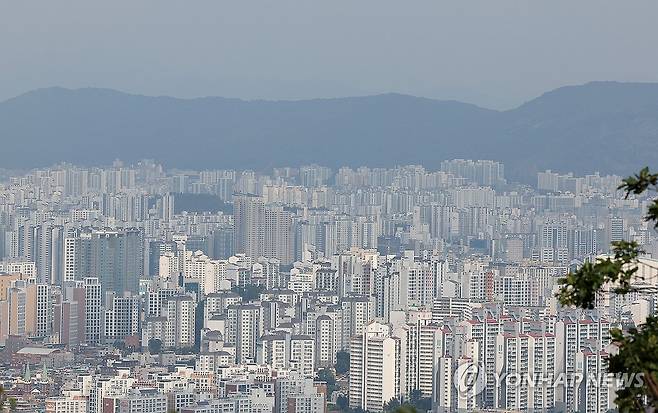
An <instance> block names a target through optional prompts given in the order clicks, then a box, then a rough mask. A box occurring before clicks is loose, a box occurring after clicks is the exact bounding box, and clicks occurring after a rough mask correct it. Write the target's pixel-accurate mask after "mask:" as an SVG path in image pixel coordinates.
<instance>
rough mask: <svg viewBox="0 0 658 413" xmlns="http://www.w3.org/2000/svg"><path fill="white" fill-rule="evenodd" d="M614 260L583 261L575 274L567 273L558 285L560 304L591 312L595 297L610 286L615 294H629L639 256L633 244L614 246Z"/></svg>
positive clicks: (617, 244)
mask: <svg viewBox="0 0 658 413" xmlns="http://www.w3.org/2000/svg"><path fill="white" fill-rule="evenodd" d="M612 245H613V250H614V257H612V258H605V259H598V260H597V262H596V263H591V262H586V263H584V264H583V265H582V267H580V268H579V269H578V270H577V271H576V272H574V273H569V274H567V276H566V277H564V278H562V279H560V280H559V281H558V283H559V284H560V285H562V288H561V289H560V292H559V293H558V298H559V300H560V302H561V303H562V304H563V305H573V306H576V307H582V308H586V309H593V308H594V304H595V302H596V295H597V293H599V292H600V290H601V289H602V288H603V287H604V285H606V284H608V283H610V284H614V285H615V287H614V292H616V293H618V294H626V293H628V292H630V291H631V289H632V287H631V280H632V278H633V275H634V274H635V273H636V272H637V266H635V265H634V264H636V263H637V258H638V256H639V255H640V254H641V253H642V250H640V249H639V247H638V245H637V243H636V242H634V241H632V242H628V241H619V242H614V243H613V244H612Z"/></svg>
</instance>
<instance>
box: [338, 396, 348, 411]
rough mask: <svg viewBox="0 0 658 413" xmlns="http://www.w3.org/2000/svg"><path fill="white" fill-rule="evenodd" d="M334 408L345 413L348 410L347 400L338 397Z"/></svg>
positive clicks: (344, 397) (343, 397)
mask: <svg viewBox="0 0 658 413" xmlns="http://www.w3.org/2000/svg"><path fill="white" fill-rule="evenodd" d="M336 407H338V408H339V409H340V410H341V411H343V412H346V411H348V410H349V399H348V398H347V397H346V396H344V395H342V394H341V395H340V396H338V398H336Z"/></svg>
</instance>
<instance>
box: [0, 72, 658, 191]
mask: <svg viewBox="0 0 658 413" xmlns="http://www.w3.org/2000/svg"><path fill="white" fill-rule="evenodd" d="M0 154H2V157H1V162H2V163H1V164H0V167H5V168H28V167H34V166H44V165H50V164H53V163H56V162H60V161H70V162H75V163H80V164H83V165H94V164H107V163H109V162H111V161H112V160H113V159H115V158H121V159H123V160H126V161H134V160H137V159H140V158H153V159H157V160H159V161H161V162H163V163H164V164H165V165H166V166H167V167H183V168H196V169H203V168H251V169H256V170H265V169H268V168H271V167H273V166H284V165H301V164H308V163H311V162H315V163H319V164H323V165H327V166H331V167H339V166H359V165H369V166H393V165H400V164H409V163H415V164H422V165H425V166H426V167H428V168H432V169H436V168H438V165H439V162H440V161H441V160H442V159H449V158H480V159H494V160H500V161H503V162H504V163H505V165H506V167H507V175H508V176H510V177H512V178H515V179H521V180H524V181H532V180H534V173H535V172H536V171H538V170H543V169H545V168H552V169H554V170H559V171H563V172H569V171H573V172H576V173H583V172H593V171H601V172H602V173H618V174H628V173H629V172H632V171H635V170H637V169H638V168H639V167H641V166H644V165H655V164H656V162H657V160H658V84H646V83H645V84H641V83H616V82H593V83H588V84H586V85H582V86H570V87H563V88H560V89H557V90H554V91H552V92H548V93H546V94H544V95H543V96H541V97H539V98H537V99H534V100H532V101H530V102H528V103H525V104H523V105H522V106H520V107H518V108H516V109H512V110H508V111H502V112H501V111H494V110H488V109H483V108H480V107H477V106H474V105H470V104H464V103H459V102H455V101H437V100H431V99H425V98H417V97H412V96H404V95H398V94H385V95H378V96H367V97H354V98H339V99H317V100H305V101H243V100H238V99H225V98H219V97H208V98H199V99H176V98H170V97H147V96H137V95H130V94H125V93H120V92H116V91H112V90H107V89H78V90H68V89H62V88H49V89H40V90H37V91H33V92H29V93H26V94H24V95H22V96H19V97H16V98H13V99H10V100H7V101H5V102H2V103H0Z"/></svg>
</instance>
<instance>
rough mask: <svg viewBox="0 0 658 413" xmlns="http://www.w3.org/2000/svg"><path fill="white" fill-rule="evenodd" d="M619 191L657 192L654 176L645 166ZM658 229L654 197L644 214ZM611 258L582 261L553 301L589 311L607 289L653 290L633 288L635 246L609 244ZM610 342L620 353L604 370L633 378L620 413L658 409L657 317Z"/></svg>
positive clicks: (620, 393) (620, 394) (620, 397)
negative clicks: (611, 246) (612, 254)
mask: <svg viewBox="0 0 658 413" xmlns="http://www.w3.org/2000/svg"><path fill="white" fill-rule="evenodd" d="M619 189H621V190H624V191H626V198H628V197H629V196H630V195H631V194H634V195H641V194H643V193H644V192H645V191H648V190H653V191H658V174H652V173H651V172H649V168H643V169H642V170H641V171H640V172H639V173H638V174H636V175H633V176H630V177H628V178H626V179H624V180H623V182H622V184H621V185H620V186H619ZM645 219H646V220H647V221H648V222H652V223H653V225H654V228H658V199H654V200H652V201H651V204H650V205H649V208H648V213H647V215H646V216H645ZM613 251H614V256H612V257H608V258H605V259H599V260H597V261H596V262H595V263H585V264H583V266H582V267H580V268H579V269H578V270H577V271H575V272H572V273H569V274H567V276H566V277H564V278H562V279H561V280H560V281H559V284H560V285H561V288H560V291H559V292H558V294H557V297H558V299H559V301H560V303H561V304H562V305H566V306H576V307H580V308H584V309H592V308H594V305H595V303H596V297H597V295H598V294H601V293H602V292H603V291H602V290H605V289H606V286H609V287H610V292H611V293H614V294H620V295H624V294H628V293H629V292H633V291H647V292H649V291H651V292H655V287H647V286H642V285H640V286H638V285H637V284H636V285H634V281H636V280H642V278H641V277H640V276H639V275H638V274H637V271H638V266H637V264H638V257H639V256H640V255H642V254H643V251H642V250H641V249H640V248H639V246H638V244H637V243H636V242H627V241H620V242H616V243H613ZM610 335H611V337H612V340H613V343H614V344H615V345H616V346H617V348H618V352H617V353H616V354H612V355H610V356H609V358H608V372H609V373H613V374H617V373H619V374H621V375H622V377H623V375H625V376H626V377H636V379H635V380H631V382H629V383H625V385H623V386H621V388H620V389H619V390H617V398H616V399H615V403H616V404H617V407H618V408H619V411H620V412H645V411H654V410H656V409H658V318H657V317H648V318H647V320H646V322H645V323H644V324H642V325H640V326H637V328H630V329H628V330H627V331H622V330H619V329H612V330H611V331H610Z"/></svg>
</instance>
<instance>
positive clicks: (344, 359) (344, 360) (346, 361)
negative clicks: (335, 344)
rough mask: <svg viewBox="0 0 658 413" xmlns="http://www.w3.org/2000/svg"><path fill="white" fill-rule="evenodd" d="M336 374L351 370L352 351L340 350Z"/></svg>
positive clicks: (337, 356) (337, 355)
mask: <svg viewBox="0 0 658 413" xmlns="http://www.w3.org/2000/svg"><path fill="white" fill-rule="evenodd" d="M335 367H336V374H345V373H347V372H349V371H350V353H348V352H347V351H342V350H341V351H339V352H338V353H336V366H335Z"/></svg>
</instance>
